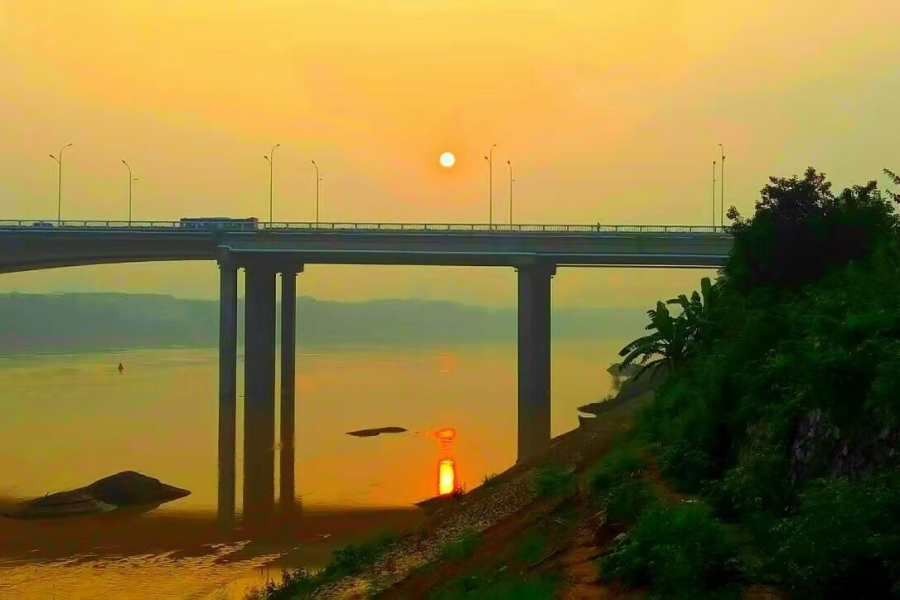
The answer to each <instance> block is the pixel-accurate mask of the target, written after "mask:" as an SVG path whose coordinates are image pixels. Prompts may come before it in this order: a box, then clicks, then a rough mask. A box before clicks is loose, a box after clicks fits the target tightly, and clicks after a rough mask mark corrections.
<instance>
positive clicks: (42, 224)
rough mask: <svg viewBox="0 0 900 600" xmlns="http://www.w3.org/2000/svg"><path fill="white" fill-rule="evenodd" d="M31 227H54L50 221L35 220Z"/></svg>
mask: <svg viewBox="0 0 900 600" xmlns="http://www.w3.org/2000/svg"><path fill="white" fill-rule="evenodd" d="M31 226H32V227H54V225H53V223H51V222H50V221H35V222H34V223H32V224H31Z"/></svg>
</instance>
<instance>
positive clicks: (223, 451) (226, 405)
mask: <svg viewBox="0 0 900 600" xmlns="http://www.w3.org/2000/svg"><path fill="white" fill-rule="evenodd" d="M237 274H238V271H237V267H236V266H235V265H234V264H233V263H231V262H229V261H222V262H220V263H219V475H218V479H219V481H218V484H219V485H218V490H219V498H218V518H219V523H220V524H221V525H222V526H223V527H224V528H225V529H226V530H228V529H231V528H232V527H233V525H234V495H235V475H236V472H235V443H236V435H237V394H236V392H237Z"/></svg>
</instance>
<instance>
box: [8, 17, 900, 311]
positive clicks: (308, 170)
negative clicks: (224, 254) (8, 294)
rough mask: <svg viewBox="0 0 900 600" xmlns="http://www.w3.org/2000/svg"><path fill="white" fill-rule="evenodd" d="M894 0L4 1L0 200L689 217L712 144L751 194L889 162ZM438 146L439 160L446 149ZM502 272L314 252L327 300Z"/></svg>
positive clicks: (186, 286)
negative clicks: (444, 159) (453, 161)
mask: <svg viewBox="0 0 900 600" xmlns="http://www.w3.org/2000/svg"><path fill="white" fill-rule="evenodd" d="M898 22H900V2H896V0H865V1H862V2H860V1H849V0H828V2H825V3H823V2H821V1H820V0H780V1H771V0H753V1H746V0H719V1H717V2H712V3H711V2H706V1H694V0H665V1H663V0H628V1H624V0H623V1H613V0H572V1H570V2H560V1H559V0H481V1H476V0H427V2H426V1H423V0H318V1H313V0H306V1H301V0H231V1H227V2H226V1H223V0H216V1H213V0H191V1H184V0H127V1H122V0H71V1H66V2H60V1H59V0H49V1H47V0H0V114H2V115H3V118H2V119H0V206H2V214H0V218H55V214H56V165H55V163H53V162H52V161H51V160H50V158H48V157H47V154H48V153H55V152H56V151H57V150H58V149H59V147H60V146H61V145H63V144H65V143H67V142H73V143H74V146H73V147H72V148H70V149H68V150H67V151H66V157H65V169H66V170H65V176H64V177H65V187H64V192H63V217H64V218H69V219H117V218H124V217H125V216H126V215H127V179H126V171H125V168H124V166H123V165H122V164H121V162H120V161H121V160H122V159H126V160H128V161H129V162H130V163H131V164H132V166H133V168H134V170H135V175H136V176H137V177H139V178H140V181H139V182H138V183H137V184H135V190H134V192H135V204H134V216H135V219H159V220H177V219H178V218H180V217H182V216H202V215H213V214H214V215H231V216H258V217H260V218H261V219H266V218H267V217H268V164H267V163H266V162H265V160H264V159H263V157H262V155H263V154H265V153H267V152H268V151H269V149H270V148H271V146H272V144H273V143H275V142H280V143H281V144H282V146H281V148H279V149H278V154H277V156H276V197H275V219H276V220H279V219H283V220H311V219H313V218H314V190H315V188H314V185H315V183H314V171H313V167H312V165H311V164H310V160H312V159H315V160H316V161H317V162H318V163H319V165H320V167H321V169H322V177H323V179H324V181H323V182H322V190H321V191H322V203H321V216H322V219H323V220H329V221H330V220H336V221H393V222H397V221H407V222H409V221H430V222H447V221H454V222H474V221H478V222H486V221H487V218H488V202H487V200H488V198H487V179H488V178H487V167H486V164H485V162H484V160H483V159H482V155H484V154H485V153H486V151H487V150H488V148H489V147H490V146H491V144H492V143H497V144H498V147H497V149H496V151H495V172H494V186H495V187H494V201H495V207H494V215H495V218H496V219H498V220H499V219H507V218H508V211H509V208H508V189H509V188H508V172H507V170H506V160H508V159H510V160H512V161H513V165H514V168H515V170H516V180H517V181H516V186H515V192H514V200H515V204H514V211H515V220H516V221H517V222H556V223H559V222H563V223H580V222H596V221H597V220H600V221H602V222H605V223H644V224H662V223H672V224H706V223H709V222H710V221H711V214H710V210H711V208H710V203H711V196H710V186H711V181H710V176H711V168H712V165H711V162H712V160H713V159H714V158H716V155H717V154H718V146H717V145H718V143H719V142H722V143H724V144H725V147H726V154H727V155H728V159H727V162H726V200H727V204H736V205H737V206H738V207H739V208H741V209H742V210H745V211H746V210H748V209H750V208H751V207H752V205H753V202H754V200H755V198H756V196H757V193H758V190H759V188H760V187H762V185H763V184H764V183H765V180H766V177H767V176H768V175H770V174H778V175H790V174H793V173H796V172H800V171H802V170H803V169H804V168H805V167H806V166H807V165H814V166H816V167H818V168H821V169H823V170H825V171H826V172H827V173H828V174H829V176H831V178H832V179H833V180H834V182H835V184H836V186H838V187H840V186H843V185H846V184H852V183H860V182H863V181H865V180H868V179H871V178H878V177H879V176H880V172H881V169H882V167H891V166H893V167H894V168H900V158H898V156H900V152H898V150H900V116H898V115H900V110H898V109H897V106H898V102H897V100H898V95H900V93H898V91H897V90H900V69H898V68H897V64H898V63H900V38H898V37H897V35H896V30H897V27H896V24H897V23H898ZM444 150H450V151H452V152H455V153H456V155H457V158H458V162H457V166H456V167H455V168H454V169H452V170H444V169H441V168H440V167H439V166H438V164H437V159H438V155H439V154H440V152H442V151H444ZM701 275H702V272H698V271H681V272H675V271H669V272H650V271H623V270H615V271H613V270H595V269H590V270H587V269H586V270H577V271H576V270H572V271H563V272H562V273H561V274H560V275H559V276H558V277H557V285H556V286H555V288H554V294H555V301H556V303H557V304H558V305H579V306H596V305H604V306H609V305H629V306H634V305H642V306H643V305H649V304H651V303H652V302H653V301H655V299H656V298H657V296H668V295H671V294H672V293H675V292H680V291H685V290H687V289H689V288H692V287H695V285H696V281H697V279H698V278H699V277H700V276H701ZM215 278H216V269H215V267H214V265H212V264H182V265H176V264H160V265H131V266H122V265H118V266H108V267H91V268H82V269H66V270H57V271H45V272H39V273H28V274H17V275H4V276H2V277H0V291H10V290H19V291H51V290H108V291H123V292H163V293H174V294H177V295H182V296H192V297H215V294H216V289H217V288H216V281H215ZM514 282H515V279H514V274H513V273H512V272H506V271H505V270H482V271H477V270H471V269H459V270H457V269H439V268H390V267H380V268H371V267H310V268H309V269H308V271H307V273H305V274H304V275H303V276H302V278H301V280H300V281H298V284H299V291H300V293H305V294H311V295H314V296H317V297H322V298H335V299H353V298H371V297H386V296H387V297H398V296H399V297H405V296H417V297H425V298H450V299H456V300H462V301H468V302H479V303H486V304H499V305H511V304H512V303H513V302H514V300H515V294H514Z"/></svg>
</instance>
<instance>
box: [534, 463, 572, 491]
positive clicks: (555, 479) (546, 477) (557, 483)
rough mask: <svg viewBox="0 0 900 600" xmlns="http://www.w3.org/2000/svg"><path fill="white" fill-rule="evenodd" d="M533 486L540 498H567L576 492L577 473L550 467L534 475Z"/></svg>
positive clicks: (553, 466) (554, 466) (555, 466)
mask: <svg viewBox="0 0 900 600" xmlns="http://www.w3.org/2000/svg"><path fill="white" fill-rule="evenodd" d="M531 485H532V489H533V490H534V493H535V494H537V495H538V497H540V498H557V497H559V496H567V495H569V494H571V493H573V492H574V491H575V486H576V481H575V473H573V472H572V471H569V470H568V469H565V468H563V467H561V466H559V465H548V466H546V467H541V468H540V469H539V470H538V471H537V473H535V474H534V478H533V479H532V480H531Z"/></svg>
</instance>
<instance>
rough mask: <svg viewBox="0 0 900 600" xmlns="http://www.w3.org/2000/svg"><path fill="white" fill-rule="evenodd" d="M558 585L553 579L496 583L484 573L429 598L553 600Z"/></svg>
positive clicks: (467, 577)
mask: <svg viewBox="0 0 900 600" xmlns="http://www.w3.org/2000/svg"><path fill="white" fill-rule="evenodd" d="M557 586H558V581H557V580H556V579H555V578H552V577H546V576H545V577H538V578H533V579H520V578H518V577H516V578H509V577H507V578H504V579H502V580H499V581H498V580H496V577H491V576H490V575H489V574H488V573H486V572H485V571H484V570H479V571H476V572H475V573H471V574H468V575H463V576H461V577H458V578H457V579H454V580H452V581H451V582H449V583H448V584H447V585H446V586H445V587H443V588H442V589H440V590H438V591H437V592H436V593H433V594H431V595H430V596H429V598H430V599H432V600H455V599H457V598H460V599H461V598H466V599H467V600H469V599H475V600H479V599H481V600H550V599H552V598H555V597H556V596H555V594H554V591H555V589H556V587H557Z"/></svg>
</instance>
